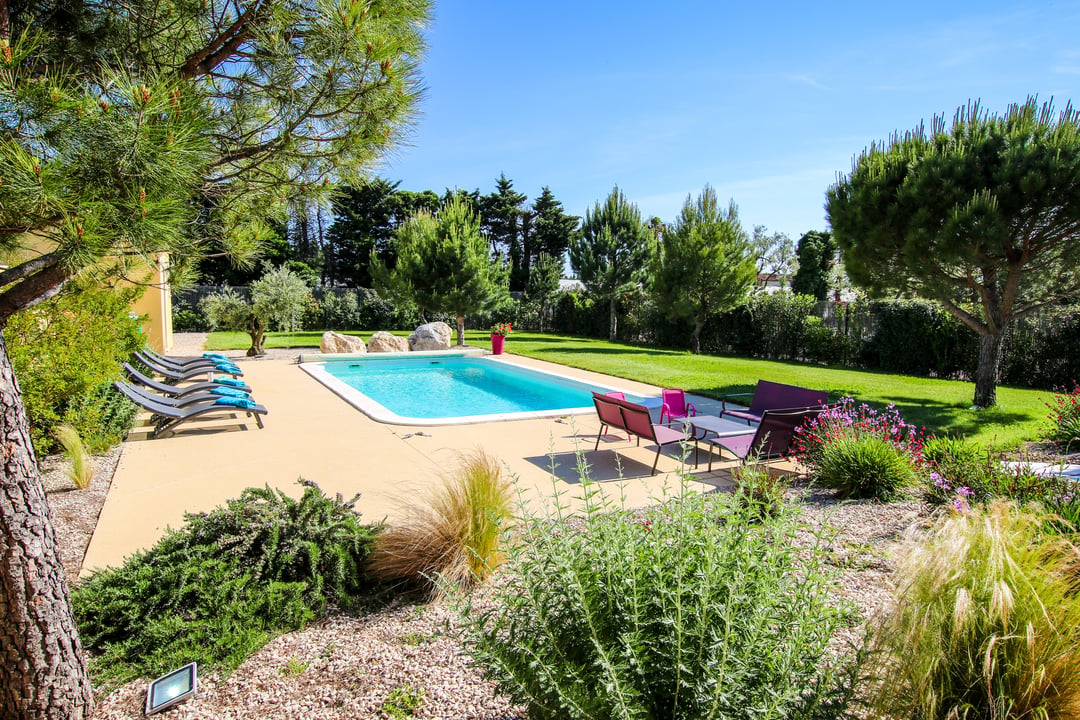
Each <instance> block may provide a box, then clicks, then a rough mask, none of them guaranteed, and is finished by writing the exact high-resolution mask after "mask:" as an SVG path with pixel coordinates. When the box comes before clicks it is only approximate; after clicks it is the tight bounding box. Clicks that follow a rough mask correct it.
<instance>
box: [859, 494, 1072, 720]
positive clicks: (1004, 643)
mask: <svg viewBox="0 0 1080 720" xmlns="http://www.w3.org/2000/svg"><path fill="white" fill-rule="evenodd" d="M1046 522H1047V517H1045V516H1042V515H1038V514H1036V513H1034V512H1032V511H1030V510H1020V509H1017V507H1016V506H1015V505H1013V504H1011V503H1006V502H1001V501H998V502H994V503H992V504H991V505H989V506H988V507H986V508H985V509H978V510H974V511H972V512H970V513H966V514H962V513H953V514H951V515H949V516H948V517H946V518H945V519H944V520H942V521H941V522H940V523H939V524H938V525H937V526H935V527H934V528H932V529H931V530H930V532H929V533H928V535H927V536H926V537H924V538H922V539H921V540H913V541H912V542H911V543H910V544H909V546H908V547H907V549H906V551H905V552H904V554H903V555H902V558H901V560H900V563H899V568H898V571H897V577H898V587H897V596H896V602H895V603H894V604H893V609H892V610H891V611H890V612H889V613H888V614H887V615H885V616H883V617H882V618H881V619H880V620H879V622H878V623H877V624H876V626H875V627H874V628H873V629H872V630H871V634H870V648H871V653H870V654H869V658H870V662H871V663H872V668H873V669H872V671H871V675H872V676H873V677H875V678H877V680H876V681H875V683H874V685H873V687H872V690H871V693H870V697H871V701H872V703H873V709H874V714H875V716H876V717H881V718H886V717H888V718H898V719H899V718H911V719H912V720H915V719H919V720H923V719H925V718H941V719H943V720H945V719H952V718H957V719H959V718H987V719H988V720H1006V719H1011V718H1039V719H1040V720H1059V719H1060V720H1065V718H1075V717H1078V716H1080V673H1078V672H1077V668H1080V596H1078V595H1077V593H1076V587H1077V577H1078V575H1077V567H1078V565H1077V563H1078V560H1080V551H1078V549H1077V547H1076V546H1075V545H1073V544H1071V543H1069V542H1068V541H1065V540H1063V539H1061V538H1060V537H1055V536H1054V535H1052V534H1047V533H1046V532H1044V530H1045V529H1046V528H1045V525H1046Z"/></svg>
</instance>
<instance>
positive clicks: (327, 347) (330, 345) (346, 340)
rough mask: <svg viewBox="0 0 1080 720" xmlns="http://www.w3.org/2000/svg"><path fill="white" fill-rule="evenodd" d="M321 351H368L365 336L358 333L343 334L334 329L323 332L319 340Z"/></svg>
mask: <svg viewBox="0 0 1080 720" xmlns="http://www.w3.org/2000/svg"><path fill="white" fill-rule="evenodd" d="M319 351H320V352H324V353H362V352H367V347H366V346H365V345H364V338H362V337H357V336H356V335H342V334H341V333H336V332H334V331H333V330H327V331H326V332H324V333H323V336H322V340H320V341H319Z"/></svg>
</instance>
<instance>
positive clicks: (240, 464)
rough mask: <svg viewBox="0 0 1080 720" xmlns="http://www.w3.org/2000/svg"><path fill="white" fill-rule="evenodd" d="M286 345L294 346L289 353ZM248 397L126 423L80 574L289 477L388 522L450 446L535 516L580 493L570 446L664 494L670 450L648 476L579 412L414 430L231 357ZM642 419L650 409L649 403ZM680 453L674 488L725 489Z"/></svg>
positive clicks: (289, 483)
mask: <svg viewBox="0 0 1080 720" xmlns="http://www.w3.org/2000/svg"><path fill="white" fill-rule="evenodd" d="M296 354H297V355H298V354H299V352H297V353H296ZM506 357H507V358H508V359H509V360H512V361H513V362H517V363H520V364H522V365H527V366H533V367H540V368H543V369H547V370H551V371H555V372H560V373H563V374H566V375H571V376H574V377H579V378H582V379H585V380H593V381H596V382H600V383H603V384H606V385H611V386H615V387H620V388H624V389H626V390H628V391H631V392H634V393H638V394H642V395H659V393H660V388H656V387H652V386H649V385H643V384H641V383H634V382H630V381H627V380H622V379H615V378H610V377H607V376H603V375H598V374H595V373H589V372H584V371H576V370H571V369H567V368H563V367H561V366H555V365H551V364H549V363H544V362H540V361H536V360H531V359H528V358H520V357H515V356H506ZM241 366H242V367H243V370H244V374H245V379H246V380H247V381H248V383H249V384H250V385H251V386H252V387H253V388H254V391H255V395H254V396H255V398H256V399H257V400H258V402H260V403H261V404H263V405H265V406H266V407H267V408H268V409H269V411H270V412H269V415H268V416H267V417H266V418H265V422H266V427H265V428H264V429H262V430H259V429H258V428H257V427H256V425H255V422H254V420H253V419H250V418H248V417H247V416H245V415H243V414H242V413H237V415H236V416H235V417H234V418H231V419H222V420H217V421H213V422H208V421H193V422H190V423H185V424H182V425H181V426H180V427H179V428H178V431H177V433H176V434H175V435H173V436H168V437H164V438H159V439H148V438H147V433H146V430H145V429H142V430H140V429H139V428H136V430H135V431H134V432H133V433H132V434H131V436H129V439H128V441H127V442H126V443H125V447H124V452H123V456H122V458H121V460H120V463H119V465H118V466H117V469H116V474H115V476H114V477H113V481H112V487H111V488H110V490H109V495H108V499H107V500H106V502H105V505H104V507H103V509H102V512H101V517H100V519H99V522H98V525H97V530H96V532H95V533H94V537H93V540H92V541H91V543H90V547H89V549H88V551H87V555H86V559H85V562H84V564H83V567H84V572H86V571H87V570H89V569H92V568H95V567H103V566H108V565H116V564H119V563H120V562H121V561H122V560H123V558H124V557H126V556H128V555H130V554H131V553H133V552H135V551H136V550H139V549H142V548H147V547H149V546H151V545H152V544H153V543H154V542H155V541H156V540H157V539H158V538H160V537H161V535H162V534H163V533H164V532H165V529H166V528H167V527H178V526H179V525H180V524H181V523H182V522H183V516H184V513H185V512H198V511H205V510H210V509H211V508H213V507H215V506H216V505H220V504H221V503H223V502H225V501H226V500H228V499H229V498H234V497H237V496H238V495H239V494H240V492H241V491H242V490H243V489H244V488H246V487H252V486H255V487H262V486H264V485H269V486H271V487H273V488H278V489H281V490H283V491H285V492H286V493H289V494H290V495H293V496H295V497H299V495H300V494H301V492H302V488H301V486H300V485H298V484H297V482H296V481H297V479H298V478H301V477H302V478H305V479H307V480H311V481H314V482H315V483H317V484H318V485H319V487H321V488H322V489H323V491H324V492H326V493H328V494H334V493H340V494H341V495H343V496H344V497H345V498H346V499H348V498H352V497H353V496H354V495H356V494H357V493H360V499H359V501H358V502H357V505H356V507H357V510H359V511H360V512H361V514H362V515H363V517H364V518H365V519H366V520H367V521H376V520H381V519H383V518H386V519H388V520H389V521H390V522H392V521H393V519H394V517H395V516H398V515H400V514H401V512H402V506H401V501H403V500H404V501H408V500H410V499H415V498H417V497H418V496H421V495H422V494H423V493H424V492H425V491H426V490H427V489H428V488H430V487H431V486H432V485H433V484H434V483H435V482H437V480H438V477H439V475H440V473H445V472H447V471H450V470H452V469H453V468H454V466H455V464H456V463H457V458H458V456H459V453H461V452H465V451H469V450H472V449H475V448H482V449H484V450H485V451H487V452H488V453H490V454H491V455H494V456H495V457H497V458H499V460H501V461H502V462H503V463H505V465H506V467H507V468H508V470H509V472H510V473H511V474H512V475H513V476H514V477H515V479H516V483H517V487H518V489H519V491H520V493H521V496H522V498H523V499H524V500H525V501H526V503H527V508H528V512H531V513H544V512H549V511H550V510H551V508H552V506H553V505H552V503H553V498H554V497H555V496H556V495H559V496H561V497H562V499H563V501H564V502H570V503H574V502H576V499H577V498H579V497H580V495H581V483H580V481H579V478H578V470H577V465H578V460H577V453H578V452H579V451H580V452H582V453H583V457H584V459H585V461H587V463H588V465H589V473H590V476H591V478H592V480H594V481H597V482H598V487H600V488H602V489H603V490H604V491H605V492H608V493H611V494H612V495H613V496H614V497H619V496H622V495H625V497H626V502H627V503H628V504H629V505H631V506H640V505H645V504H649V503H650V502H651V499H652V498H657V497H659V496H660V495H661V494H662V493H664V492H665V489H666V491H667V492H669V493H671V492H675V491H676V490H677V489H678V487H679V485H680V480H679V477H678V470H679V468H680V460H679V449H678V447H677V446H669V447H667V448H665V449H664V451H663V454H662V456H661V458H660V463H659V466H658V468H657V474H656V475H655V476H650V475H649V472H650V469H651V467H652V462H653V458H654V456H655V452H656V450H655V446H651V447H650V446H648V445H647V444H646V443H645V442H643V443H642V445H641V446H640V447H638V446H637V445H636V443H635V442H628V441H627V439H626V435H625V434H622V435H619V434H615V433H611V434H607V435H605V436H604V438H603V440H601V442H600V449H599V450H598V451H595V452H594V451H593V445H594V443H595V442H596V433H597V431H598V430H599V423H598V421H597V419H596V414H595V412H590V413H589V414H586V415H575V416H566V417H561V418H545V419H537V420H517V421H510V422H491V423H480V424H472V425H458V426H442V427H416V426H401V425H385V424H381V423H377V422H374V421H373V420H370V419H369V418H368V417H367V416H366V415H364V414H362V413H361V412H359V411H358V410H356V409H354V408H353V407H352V406H350V405H348V404H347V403H346V402H345V401H343V400H342V399H341V398H339V397H338V396H336V395H334V394H333V393H332V392H330V391H329V390H328V389H326V388H325V387H323V386H322V385H321V384H319V383H318V382H316V381H315V380H314V379H312V378H311V377H310V376H309V375H307V374H306V373H305V372H303V371H302V370H301V369H300V367H299V366H298V365H296V364H295V363H293V362H291V361H289V360H287V359H280V360H260V361H256V362H241ZM689 400H690V401H691V402H693V403H694V404H695V405H696V406H697V408H698V411H699V413H708V414H716V413H717V411H718V407H719V403H718V402H716V401H711V400H707V399H704V398H700V397H694V396H692V397H690V398H689ZM653 419H654V420H656V419H657V418H656V412H655V411H654V413H653ZM701 460H702V462H701V465H700V468H698V469H695V468H694V466H693V452H692V450H691V452H690V456H689V458H688V464H687V465H686V470H687V472H688V473H689V478H690V482H689V483H688V485H687V487H690V488H693V489H694V490H697V491H713V490H717V489H726V488H728V487H729V468H730V467H731V466H732V465H733V463H731V462H724V463H719V464H717V463H715V462H714V464H713V472H711V473H707V472H706V471H705V468H706V463H705V453H704V447H703V452H702V457H701Z"/></svg>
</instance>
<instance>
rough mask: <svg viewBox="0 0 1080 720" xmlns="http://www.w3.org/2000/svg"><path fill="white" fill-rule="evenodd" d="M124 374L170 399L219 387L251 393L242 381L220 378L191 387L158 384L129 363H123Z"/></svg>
mask: <svg viewBox="0 0 1080 720" xmlns="http://www.w3.org/2000/svg"><path fill="white" fill-rule="evenodd" d="M124 372H126V373H127V374H128V377H129V378H131V380H132V382H135V383H138V384H139V385H142V386H143V387H145V388H148V389H150V390H153V391H154V392H156V393H160V394H161V395H168V396H170V397H184V396H186V395H190V394H192V393H205V392H210V391H212V390H214V389H215V388H220V387H231V388H235V389H237V390H241V391H243V392H246V393H248V394H250V393H251V386H250V385H248V384H247V383H245V382H244V381H243V380H238V381H236V384H229V383H222V382H221V380H222V378H218V379H217V380H203V381H200V382H195V383H192V384H191V385H182V386H181V385H169V384H168V383H163V382H158V381H157V380H155V379H154V378H152V377H149V376H147V375H144V374H143V373H141V372H139V371H138V370H136V369H135V368H134V367H133V366H132V365H131V363H124Z"/></svg>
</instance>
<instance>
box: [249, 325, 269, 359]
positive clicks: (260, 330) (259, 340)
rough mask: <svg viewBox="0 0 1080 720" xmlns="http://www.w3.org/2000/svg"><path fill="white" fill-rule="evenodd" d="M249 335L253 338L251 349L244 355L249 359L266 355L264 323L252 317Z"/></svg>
mask: <svg viewBox="0 0 1080 720" xmlns="http://www.w3.org/2000/svg"><path fill="white" fill-rule="evenodd" d="M248 335H250V336H251V347H249V348H248V349H247V352H246V353H244V354H245V355H247V356H248V357H259V356H260V355H265V354H266V351H265V350H263V340H264V339H265V337H266V328H265V327H264V326H263V324H262V322H260V321H259V320H257V319H256V318H254V317H252V319H251V322H250V323H249V324H248Z"/></svg>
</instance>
